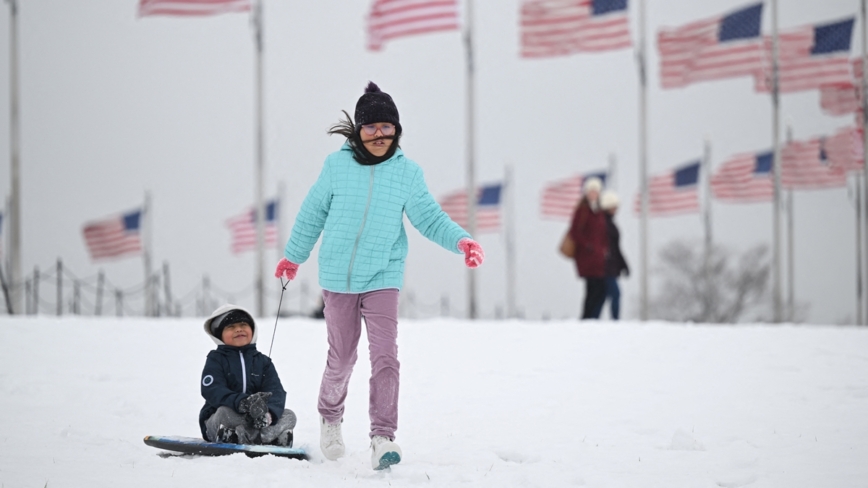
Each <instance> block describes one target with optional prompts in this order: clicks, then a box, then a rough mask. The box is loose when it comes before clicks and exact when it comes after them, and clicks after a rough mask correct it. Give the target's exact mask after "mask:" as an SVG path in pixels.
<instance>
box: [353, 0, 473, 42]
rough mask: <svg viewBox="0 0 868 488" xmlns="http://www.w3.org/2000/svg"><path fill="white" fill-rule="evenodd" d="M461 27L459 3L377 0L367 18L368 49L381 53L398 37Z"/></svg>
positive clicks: (419, 0) (440, 0)
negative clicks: (387, 44) (386, 43)
mask: <svg viewBox="0 0 868 488" xmlns="http://www.w3.org/2000/svg"><path fill="white" fill-rule="evenodd" d="M458 27H459V17H458V1H457V0H374V4H373V5H372V6H371V13H370V14H369V15H368V49H370V50H371V51H379V50H380V49H382V48H383V44H385V42H386V41H388V40H390V39H394V38H396V37H402V36H410V35H414V34H427V33H429V32H438V31H449V30H456V29H458Z"/></svg>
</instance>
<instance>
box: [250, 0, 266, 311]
mask: <svg viewBox="0 0 868 488" xmlns="http://www.w3.org/2000/svg"><path fill="white" fill-rule="evenodd" d="M262 24H263V22H262V1H261V0H256V1H255V2H254V5H253V29H254V37H255V39H254V40H255V44H256V45H255V48H256V141H255V144H256V161H255V164H256V167H255V185H256V189H255V197H256V211H255V212H254V218H255V219H256V272H255V273H254V276H255V278H254V279H255V281H256V283H255V289H256V314H257V316H259V317H262V316H264V315H265V289H264V288H265V279H264V275H263V272H262V269H263V266H264V249H265V206H264V202H263V190H262V185H263V166H264V162H263V160H264V157H265V154H264V138H263V113H262V112H263V104H262V50H263V25H262Z"/></svg>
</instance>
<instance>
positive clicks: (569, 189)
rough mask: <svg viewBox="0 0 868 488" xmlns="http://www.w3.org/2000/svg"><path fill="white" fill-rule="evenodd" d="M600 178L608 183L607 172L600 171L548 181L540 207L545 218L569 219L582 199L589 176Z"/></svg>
mask: <svg viewBox="0 0 868 488" xmlns="http://www.w3.org/2000/svg"><path fill="white" fill-rule="evenodd" d="M592 177H595V178H599V179H600V180H601V181H602V182H603V184H605V183H606V172H605V171H599V172H596V173H588V174H585V175H577V176H571V177H569V178H565V179H562V180H557V181H553V182H551V183H548V184H547V185H546V186H545V187H544V188H543V191H542V197H541V199H540V208H541V213H542V216H543V218H553V219H557V220H569V219H570V218H572V216H573V212H574V211H575V210H576V205H578V204H579V201H580V200H581V199H582V187H583V186H584V185H585V180H587V179H588V178H592Z"/></svg>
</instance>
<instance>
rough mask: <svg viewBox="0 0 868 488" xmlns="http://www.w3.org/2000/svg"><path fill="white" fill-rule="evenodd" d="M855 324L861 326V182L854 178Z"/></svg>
mask: <svg viewBox="0 0 868 488" xmlns="http://www.w3.org/2000/svg"><path fill="white" fill-rule="evenodd" d="M855 200H856V205H855V206H856V324H858V325H862V324H863V322H862V320H863V318H862V300H863V298H862V180H861V176H857V177H856V198H855Z"/></svg>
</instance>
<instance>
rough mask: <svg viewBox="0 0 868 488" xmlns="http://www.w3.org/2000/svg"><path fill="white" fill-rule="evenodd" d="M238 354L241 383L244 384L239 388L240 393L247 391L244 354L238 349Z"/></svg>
mask: <svg viewBox="0 0 868 488" xmlns="http://www.w3.org/2000/svg"><path fill="white" fill-rule="evenodd" d="M238 356H239V357H240V358H241V378H243V379H242V381H241V384H242V385H243V386H244V387H243V388H242V389H241V393H247V367H246V366H244V354H241V351H238Z"/></svg>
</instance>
